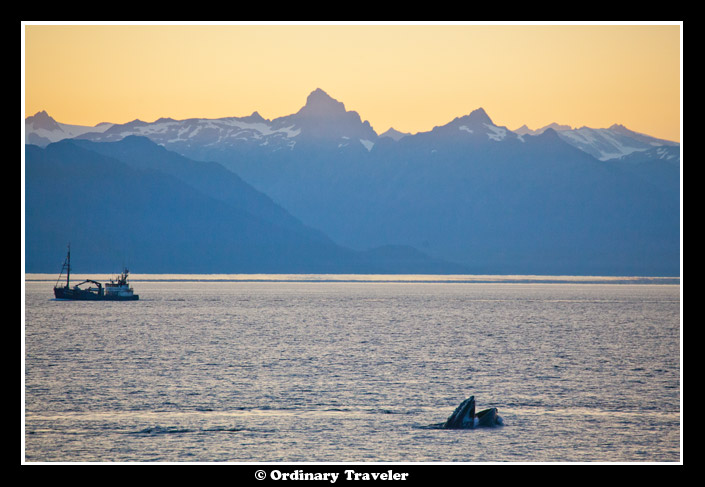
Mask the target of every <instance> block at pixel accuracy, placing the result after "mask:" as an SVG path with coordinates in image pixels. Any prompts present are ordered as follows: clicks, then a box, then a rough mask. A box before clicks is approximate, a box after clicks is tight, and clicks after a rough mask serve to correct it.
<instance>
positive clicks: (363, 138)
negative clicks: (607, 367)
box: [25, 88, 679, 160]
mask: <svg viewBox="0 0 705 487" xmlns="http://www.w3.org/2000/svg"><path fill="white" fill-rule="evenodd" d="M479 110H482V109H479ZM483 111H484V110H483ZM459 118H463V117H459ZM488 118H489V117H488ZM40 120H41V123H40ZM331 120H335V122H334V123H330V122H331ZM456 120H458V119H456ZM52 123H53V127H52V126H51V125H52ZM452 123H453V122H450V124H452ZM490 124H491V125H492V126H494V127H497V126H495V125H494V124H493V123H491V121H490ZM549 128H552V129H554V130H556V131H557V132H558V134H559V136H561V138H562V139H563V140H564V141H566V142H567V143H569V144H571V145H573V146H575V147H578V148H579V149H581V150H583V151H585V152H588V153H590V154H591V155H593V156H595V157H596V158H598V159H600V160H608V159H617V158H620V157H622V156H624V155H628V154H630V153H632V152H635V151H644V150H648V149H651V148H653V147H662V146H671V147H678V146H679V144H678V143H676V142H671V141H667V140H663V139H658V138H655V137H651V136H648V135H645V134H639V133H637V132H633V131H631V130H629V129H627V128H626V127H624V126H622V125H619V124H613V125H612V126H610V127H609V128H600V129H595V128H590V127H581V128H577V129H573V128H571V127H570V126H568V125H559V124H555V123H554V124H550V125H548V126H546V127H543V128H541V129H538V130H530V129H529V128H528V127H526V126H525V125H524V126H522V127H520V128H519V129H516V130H514V131H513V132H514V133H515V134H517V135H520V136H525V135H540V134H541V133H543V132H544V131H545V130H547V129H549ZM497 129H504V130H507V129H506V128H503V127H497ZM302 131H303V132H304V133H305V134H306V135H309V136H311V137H316V136H317V135H318V136H319V139H321V138H323V137H320V136H324V137H325V138H328V139H331V138H333V139H337V142H338V144H339V145H340V146H341V147H346V146H350V145H351V142H352V145H354V146H355V145H357V144H361V145H362V146H363V147H364V148H366V149H367V150H372V148H373V147H374V143H376V142H377V141H378V140H379V139H380V138H385V137H387V138H391V139H392V140H395V141H398V140H400V139H401V138H403V137H408V136H412V135H418V134H405V133H401V132H398V131H396V130H394V129H393V128H392V129H389V130H388V131H387V132H385V133H384V134H381V135H378V134H377V133H376V132H375V131H374V129H373V128H372V127H371V126H370V124H369V122H367V121H365V122H362V120H361V118H360V116H359V114H357V112H354V111H347V110H346V109H345V105H344V104H343V103H342V102H339V101H337V100H335V99H333V98H332V97H331V96H329V95H328V94H327V93H326V92H325V91H323V90H321V89H320V88H318V89H316V90H314V91H313V92H311V93H310V94H309V96H308V98H307V100H306V103H305V105H304V106H303V107H302V108H301V109H300V110H299V111H298V112H297V113H295V114H291V115H287V116H283V117H279V118H276V119H273V120H268V119H265V118H263V117H262V116H261V115H259V113H258V112H254V113H253V114H252V115H249V116H246V117H227V118H219V119H207V118H192V119H185V120H174V119H171V118H161V119H158V120H156V121H154V122H144V121H141V120H134V121H132V122H128V123H126V124H115V125H114V126H113V124H99V125H98V126H96V127H82V126H77V125H66V124H59V123H57V122H55V121H54V120H53V119H51V117H49V116H48V115H47V114H46V112H38V113H37V114H36V115H34V116H32V117H28V118H27V119H26V121H25V142H26V143H32V144H35V145H39V146H46V144H47V143H49V142H56V141H58V140H61V139H63V138H73V137H83V138H88V139H90V140H96V141H115V140H120V139H122V138H123V137H125V136H127V135H143V136H146V137H149V138H151V139H152V140H154V141H155V142H157V143H158V144H160V145H164V146H165V147H167V148H170V149H172V150H176V151H178V152H182V153H188V151H189V150H193V148H194V147H198V146H205V145H212V146H218V147H221V148H227V147H239V148H242V146H244V145H248V144H249V145H253V146H268V147H269V148H270V149H271V150H280V149H289V150H291V149H293V148H294V147H295V145H296V143H297V142H299V141H300V138H299V135H300V134H301V133H302ZM319 142H320V140H319ZM189 155H194V154H189Z"/></svg>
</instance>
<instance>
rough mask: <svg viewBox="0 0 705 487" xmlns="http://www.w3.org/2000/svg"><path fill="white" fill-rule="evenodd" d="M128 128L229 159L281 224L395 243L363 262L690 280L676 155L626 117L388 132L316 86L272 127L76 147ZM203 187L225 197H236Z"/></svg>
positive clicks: (213, 125) (206, 125)
mask: <svg viewBox="0 0 705 487" xmlns="http://www.w3.org/2000/svg"><path fill="white" fill-rule="evenodd" d="M130 135H140V136H144V137H147V138H149V139H150V140H152V141H154V142H156V143H157V144H160V145H161V146H163V147H164V148H166V149H168V150H169V151H173V152H176V153H179V154H181V155H183V156H185V157H187V158H189V159H190V160H191V161H190V162H191V163H194V161H215V162H217V163H219V164H222V165H223V166H224V167H226V168H228V169H229V170H230V171H232V172H233V173H235V174H237V176H239V177H240V178H242V180H241V182H243V183H244V182H246V184H248V185H251V186H252V188H250V189H251V190H252V191H254V189H253V188H256V191H258V192H261V193H263V195H261V196H262V197H263V196H264V195H267V196H266V198H267V199H268V198H271V199H272V200H273V201H276V202H277V204H278V205H281V206H280V207H278V209H273V208H271V207H268V208H269V209H268V210H266V211H268V212H271V214H269V216H270V217H273V214H276V213H281V212H285V213H287V214H288V218H285V221H286V223H279V225H281V226H283V227H284V228H287V229H288V230H290V231H298V230H296V229H301V228H302V227H304V228H308V229H309V230H310V229H311V228H315V229H317V231H313V234H314V235H315V236H316V238H317V239H319V240H316V241H318V242H323V241H325V240H326V238H327V237H330V239H332V241H334V242H336V243H339V244H340V245H343V246H344V247H346V248H352V249H355V250H357V251H360V252H365V251H367V250H369V249H373V248H383V249H386V251H384V252H379V251H375V252H372V253H367V254H366V255H367V256H368V257H371V256H373V255H374V256H376V257H379V256H381V255H385V256H387V257H389V256H390V253H389V252H388V250H389V249H394V248H397V247H395V246H399V245H402V246H405V247H404V248H406V249H408V250H409V254H410V255H413V254H414V251H413V250H412V249H418V250H420V251H422V252H423V253H424V254H427V255H429V256H431V257H432V258H434V259H438V260H442V261H451V262H457V263H459V264H461V265H462V266H463V268H464V269H465V270H466V271H468V272H471V273H478V274H486V273H488V274H493V273H498V274H554V275H555V274H579V275H586V274H593V275H660V276H675V275H679V273H680V148H679V147H678V144H675V143H671V142H668V141H661V140H659V139H654V138H651V137H648V136H645V135H643V134H635V133H634V132H630V131H629V130H627V129H625V128H624V127H621V126H613V127H610V129H600V130H599V131H591V129H585V128H583V129H579V130H576V131H566V130H563V128H562V127H560V133H559V132H556V131H555V130H553V129H550V128H549V129H546V130H543V131H541V133H540V134H537V135H531V134H530V133H528V132H520V131H519V132H518V133H517V132H513V131H510V130H508V129H507V128H506V127H501V126H497V125H496V124H494V122H493V121H492V120H491V118H490V117H489V115H488V114H487V113H486V112H485V111H484V110H483V109H481V108H480V109H477V110H475V111H472V112H471V113H469V114H468V115H464V116H461V117H458V118H456V119H454V120H452V121H450V122H449V123H447V124H445V125H442V126H438V127H435V128H434V129H433V130H431V131H428V132H422V133H417V134H399V133H392V134H391V135H394V137H392V136H378V135H377V134H376V133H375V131H374V130H373V128H372V127H371V126H370V124H369V123H368V122H366V121H363V120H362V119H361V117H360V116H359V115H358V114H357V113H356V112H354V111H348V110H346V109H345V106H344V105H343V104H342V103H341V102H339V101H337V100H335V99H333V98H332V97H330V96H329V95H328V94H326V93H325V92H324V91H322V90H315V91H314V92H312V93H311V94H310V95H309V97H308V99H307V101H306V104H305V105H304V106H303V107H302V108H301V110H299V111H298V112H297V113H294V114H291V115H288V116H285V117H281V118H277V119H274V120H266V119H263V118H262V117H261V116H259V114H257V113H256V112H255V113H253V114H252V115H250V116H248V117H242V118H235V117H233V118H223V119H189V120H181V121H178V120H172V119H160V120H157V121H155V122H153V123H146V122H141V121H134V122H131V123H129V124H124V125H113V126H110V127H109V128H107V129H105V127H101V131H95V132H92V133H91V132H89V133H83V134H82V135H79V136H78V137H79V138H77V139H74V141H75V143H76V144H79V145H80V144H88V141H95V142H111V141H112V142H115V141H121V140H123V139H125V138H126V137H128V136H130ZM79 139H82V141H81V142H80V143H79ZM590 140H595V141H596V142H595V143H596V145H595V146H588V145H589V144H588V143H589V141H590ZM80 146H81V147H83V148H88V147H89V145H80ZM105 147H109V146H107V145H106V146H105ZM153 149H154V148H153ZM95 150H97V151H98V152H100V150H98V149H95ZM139 152H140V151H136V152H135V153H134V154H132V155H130V156H129V157H127V156H125V158H126V160H129V161H132V162H131V164H133V166H134V167H140V168H142V169H146V168H149V167H152V164H155V163H156V162H155V161H158V160H159V157H155V155H154V154H152V155H149V156H148V157H140V156H139ZM593 154H595V155H593ZM607 154H628V155H624V156H621V157H615V158H612V159H606V157H607ZM596 155H599V158H598V157H597V156H596ZM113 156H114V155H113ZM166 165H168V166H170V167H172V166H173V167H176V166H178V164H176V163H174V162H173V161H172V162H169V163H168V164H166V163H165V166H166ZM170 174H172V175H175V174H174V173H170ZM187 179H188V180H189V181H195V180H196V179H195V178H194V177H193V176H189V177H188V178H187ZM209 184H211V183H209ZM200 188H201V190H203V191H206V194H213V195H221V196H220V197H221V200H219V201H224V200H223V199H222V198H224V197H225V196H224V195H226V194H228V189H227V188H223V189H222V190H219V189H217V188H215V187H211V188H210V189H208V190H206V187H205V186H201V187H200ZM258 201H260V200H258ZM231 203H233V202H230V203H229V204H231ZM252 204H253V205H254V203H252ZM260 204H262V203H261V201H260V203H257V205H260ZM255 206H256V205H255ZM265 206H266V205H265ZM241 208H242V207H241ZM242 209H244V210H245V211H248V212H249V211H254V210H252V207H249V206H248V207H244V208H242ZM262 209H263V211H264V207H262ZM284 210H285V211H284ZM265 213H266V212H265ZM291 215H294V216H295V217H296V218H293V217H291ZM262 216H265V215H262ZM270 221H271V220H270ZM324 235H326V236H327V237H324ZM311 238H313V237H311Z"/></svg>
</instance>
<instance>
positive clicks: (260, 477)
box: [255, 470, 267, 480]
mask: <svg viewBox="0 0 705 487" xmlns="http://www.w3.org/2000/svg"><path fill="white" fill-rule="evenodd" d="M266 477H267V472H265V471H264V470H257V471H256V472H255V478H256V479H257V480H264V479H265V478H266Z"/></svg>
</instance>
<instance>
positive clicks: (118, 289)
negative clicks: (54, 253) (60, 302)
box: [54, 245, 140, 301]
mask: <svg viewBox="0 0 705 487" xmlns="http://www.w3.org/2000/svg"><path fill="white" fill-rule="evenodd" d="M64 271H66V284H65V285H63V286H60V285H59V281H61V276H62V275H63V274H64ZM128 274H129V271H128V270H127V268H125V269H124V270H123V272H122V274H120V276H119V277H118V278H117V279H111V280H110V282H106V283H105V286H103V285H102V284H101V283H99V282H98V281H94V280H92V279H86V280H85V281H83V282H80V283H78V284H76V285H74V286H73V287H71V284H70V279H71V246H70V245H69V248H68V253H67V254H66V260H65V261H64V265H63V267H62V268H61V273H60V274H59V279H58V280H57V281H56V285H55V286H54V296H55V297H56V299H73V300H80V301H137V300H138V299H139V298H140V297H139V295H137V294H135V293H134V291H133V289H132V288H131V287H130V285H129V284H128V283H127V275H128ZM84 284H88V287H84V288H82V287H80V286H82V285H84ZM91 284H94V285H95V287H91Z"/></svg>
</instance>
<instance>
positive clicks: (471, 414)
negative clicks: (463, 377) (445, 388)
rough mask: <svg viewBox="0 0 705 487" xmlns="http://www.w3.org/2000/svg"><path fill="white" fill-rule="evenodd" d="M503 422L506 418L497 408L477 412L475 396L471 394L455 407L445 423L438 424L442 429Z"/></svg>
mask: <svg viewBox="0 0 705 487" xmlns="http://www.w3.org/2000/svg"><path fill="white" fill-rule="evenodd" d="M503 424H504V420H503V419H502V417H501V416H500V415H499V414H497V408H489V409H483V410H482V411H480V412H479V413H477V414H475V396H470V397H469V398H467V399H466V400H464V401H463V402H461V403H460V406H458V407H457V408H455V411H453V414H451V415H450V416H448V419H447V420H446V422H445V423H439V424H438V425H437V426H438V427H439V428H441V429H473V428H479V427H482V426H485V427H492V426H501V425H503Z"/></svg>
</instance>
